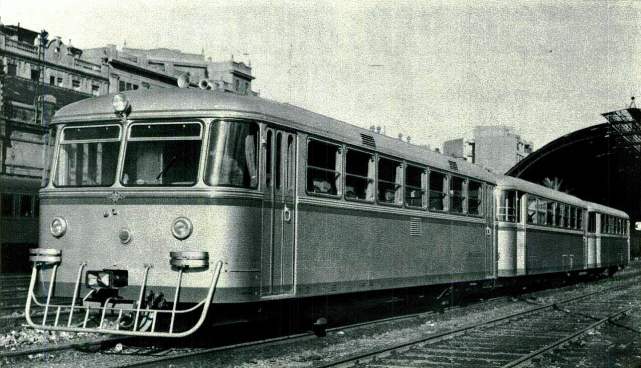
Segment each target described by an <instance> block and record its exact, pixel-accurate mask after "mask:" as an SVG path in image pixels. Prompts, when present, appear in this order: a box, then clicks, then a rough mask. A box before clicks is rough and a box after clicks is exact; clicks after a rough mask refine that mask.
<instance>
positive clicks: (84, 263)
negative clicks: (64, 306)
mask: <svg viewBox="0 0 641 368" xmlns="http://www.w3.org/2000/svg"><path fill="white" fill-rule="evenodd" d="M86 265H87V263H86V262H82V263H81V264H80V267H78V276H77V277H76V286H75V287H74V289H73V298H72V299H71V310H70V311H69V321H67V327H71V320H72V319H73V309H74V307H75V306H76V299H77V298H78V291H79V290H80V279H81V278H82V270H83V269H84V268H85V266H86Z"/></svg>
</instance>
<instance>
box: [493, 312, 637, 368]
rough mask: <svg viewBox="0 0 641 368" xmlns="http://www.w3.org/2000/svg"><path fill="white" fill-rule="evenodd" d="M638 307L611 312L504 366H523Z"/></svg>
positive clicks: (504, 367)
mask: <svg viewBox="0 0 641 368" xmlns="http://www.w3.org/2000/svg"><path fill="white" fill-rule="evenodd" d="M636 308H637V307H631V308H627V309H625V310H622V311H619V312H616V313H613V314H611V315H609V316H607V317H604V318H601V319H599V320H598V321H596V322H594V323H592V324H590V325H589V326H587V327H585V328H582V329H580V330H578V331H576V332H574V333H573V334H571V335H570V336H566V337H564V338H561V339H559V340H557V341H555V342H553V343H551V344H548V345H546V346H544V347H542V348H540V349H538V350H535V351H533V352H531V353H530V354H527V355H525V356H523V357H521V358H519V359H516V360H514V361H512V362H510V363H508V364H505V365H503V366H502V368H513V367H521V366H522V365H523V364H524V363H527V362H528V361H530V360H532V359H533V358H535V357H537V356H539V355H541V354H544V353H546V352H548V351H552V350H554V348H556V347H558V346H559V345H562V344H564V343H566V342H568V341H570V340H574V339H576V338H578V337H581V336H583V335H585V334H586V333H587V332H588V331H590V330H593V329H595V328H596V327H598V326H600V325H602V324H604V323H608V322H610V320H611V319H615V318H617V317H620V316H622V315H624V314H627V313H629V312H630V311H632V310H633V309H636Z"/></svg>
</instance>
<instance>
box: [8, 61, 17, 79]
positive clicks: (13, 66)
mask: <svg viewBox="0 0 641 368" xmlns="http://www.w3.org/2000/svg"><path fill="white" fill-rule="evenodd" d="M17 74H18V68H17V66H16V64H8V65H7V75H12V76H16V75H17Z"/></svg>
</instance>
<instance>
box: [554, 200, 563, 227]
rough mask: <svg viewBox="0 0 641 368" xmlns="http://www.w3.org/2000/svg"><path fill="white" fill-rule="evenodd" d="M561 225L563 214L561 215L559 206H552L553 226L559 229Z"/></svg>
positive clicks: (556, 204)
mask: <svg viewBox="0 0 641 368" xmlns="http://www.w3.org/2000/svg"><path fill="white" fill-rule="evenodd" d="M562 223H563V214H562V213H561V204H560V203H555V204H554V226H556V227H561V226H563V225H562Z"/></svg>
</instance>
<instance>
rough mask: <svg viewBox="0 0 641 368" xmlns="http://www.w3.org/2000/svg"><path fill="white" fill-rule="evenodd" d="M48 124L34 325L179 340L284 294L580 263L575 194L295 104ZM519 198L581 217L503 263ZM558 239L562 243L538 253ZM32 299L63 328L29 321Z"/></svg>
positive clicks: (200, 101)
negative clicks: (550, 203) (52, 141)
mask: <svg viewBox="0 0 641 368" xmlns="http://www.w3.org/2000/svg"><path fill="white" fill-rule="evenodd" d="M53 124H54V126H56V127H57V130H56V131H57V137H56V145H55V153H54V155H53V157H52V164H51V172H52V175H51V177H52V179H51V180H50V182H49V184H48V185H47V187H45V188H44V189H42V190H41V192H40V197H41V203H40V208H41V210H40V212H41V219H42V221H41V223H40V248H37V249H34V250H33V251H32V256H31V260H32V261H33V263H34V267H33V273H32V279H31V285H30V291H29V298H28V300H27V306H26V312H27V313H26V315H27V321H28V323H29V324H30V325H31V326H33V327H36V328H42V329H49V330H67V331H93V332H108V333H116V334H123V335H137V336H163V337H180V336H185V335H188V334H190V333H192V332H194V331H195V330H196V329H198V328H199V327H200V326H201V325H202V324H203V323H204V320H205V318H207V317H209V318H211V319H212V320H213V323H214V324H216V323H225V321H226V319H227V318H228V317H229V316H231V317H232V318H233V315H234V313H238V314H240V313H241V311H242V310H245V309H246V308H247V307H249V309H252V308H253V309H256V308H262V306H264V305H268V304H270V303H274V302H278V301H299V300H310V298H314V297H319V296H327V295H339V294H341V295H344V294H358V293H364V292H370V291H376V290H389V289H396V288H411V287H419V286H428V285H443V284H448V283H465V282H469V283H478V282H481V283H484V282H487V283H491V282H493V281H494V280H496V279H497V277H500V276H514V275H518V274H519V272H530V273H541V272H551V271H554V270H560V269H562V270H565V269H575V268H577V267H579V266H583V265H584V263H582V262H583V261H579V260H578V259H579V258H581V257H582V256H583V255H582V254H583V253H579V250H577V249H578V248H577V245H576V244H575V243H579V242H580V240H581V239H582V235H580V233H581V230H580V229H582V228H583V227H582V226H583V225H582V224H583V223H584V221H583V220H577V218H578V216H580V217H581V219H583V217H584V213H585V209H586V208H587V207H586V205H585V203H584V202H582V201H580V200H579V199H576V198H574V197H571V196H567V195H563V194H560V193H557V192H554V191H551V190H544V189H542V188H541V187H540V186H537V185H534V184H527V183H525V182H522V181H518V180H513V181H510V180H509V179H506V178H504V177H502V176H499V175H495V174H492V173H490V172H489V171H487V170H485V169H483V168H481V167H478V166H476V165H472V164H470V163H467V162H466V161H462V160H457V159H453V158H449V157H447V156H443V155H441V154H438V153H435V152H432V151H430V150H429V149H425V148H423V147H419V146H416V145H412V144H409V143H407V142H403V141H400V140H397V139H393V138H390V137H387V136H384V135H381V134H376V133H374V132H372V131H368V130H365V129H360V128H358V127H355V126H352V125H350V124H347V123H344V122H341V121H337V120H334V119H331V118H328V117H326V116H323V115H319V114H315V113H312V112H310V111H307V110H304V109H300V108H297V107H295V106H292V105H288V104H281V103H276V102H272V101H268V100H265V99H261V98H258V97H246V96H237V95H231V94H225V93H222V92H217V91H203V90H197V89H170V90H153V91H135V92H133V91H132V92H127V93H125V94H118V95H115V96H108V97H98V98H94V99H90V100H85V101H80V102H77V103H74V104H72V105H69V106H67V107H64V108H63V109H61V110H60V111H58V112H57V114H56V116H55V117H54V120H53ZM497 184H499V185H501V188H502V189H500V190H499V191H495V187H496V186H497ZM512 192H515V193H516V194H515V195H517V194H519V195H520V194H523V195H525V197H523V198H525V203H528V200H529V199H528V198H529V196H533V197H532V198H535V197H534V196H540V197H541V198H547V199H550V200H554V199H558V201H559V203H562V204H563V205H564V206H565V205H567V206H568V207H567V208H569V210H568V212H567V214H566V215H565V216H567V217H568V218H567V219H566V220H563V219H564V217H563V215H560V221H566V222H567V223H572V224H574V225H572V226H574V227H573V228H569V227H568V228H564V229H556V230H554V231H551V230H549V229H548V228H545V229H539V228H538V227H535V226H530V225H529V224H526V225H525V226H524V228H526V230H527V232H528V235H527V236H526V238H525V240H526V241H527V243H522V245H526V246H527V247H529V249H530V250H529V251H528V252H530V253H531V254H532V257H530V258H528V259H529V260H528V261H525V263H523V262H522V261H517V263H518V262H521V263H523V266H522V267H521V266H518V265H517V266H509V267H507V266H504V264H513V263H514V261H509V262H508V261H506V259H508V258H501V255H502V253H501V252H503V253H505V257H508V255H507V254H508V253H510V254H513V253H514V252H513V251H512V250H508V249H507V248H509V247H510V246H511V245H505V247H503V246H501V247H503V248H505V249H503V248H499V252H497V244H503V243H505V244H507V243H509V242H505V241H503V240H502V239H503V238H505V237H506V236H508V232H509V231H511V230H507V231H506V229H507V228H510V229H511V228H512V227H510V226H507V225H506V223H508V222H510V221H497V219H496V216H499V218H501V216H503V215H504V213H508V212H510V213H512V215H511V216H513V217H514V216H517V215H516V213H517V212H519V211H520V212H519V213H521V212H523V213H522V214H521V215H522V218H525V217H526V216H527V208H526V207H522V208H519V209H517V208H516V207H513V208H512V207H511V209H503V208H502V207H501V206H499V207H496V208H498V209H499V212H498V213H497V212H496V210H495V196H497V195H498V197H496V198H503V197H502V196H503V194H506V196H505V198H511V196H512V194H507V193H512ZM495 193H499V194H495ZM514 198H516V197H514ZM537 198H538V197H537ZM496 201H497V203H502V200H498V199H497V200H496ZM508 201H509V199H508ZM562 208H563V207H562ZM579 209H580V212H577V211H578V210H579ZM562 213H563V214H565V212H562ZM577 213H579V214H578V215H577ZM507 218H510V217H509V216H508V217H506V219H507ZM577 221H578V222H579V223H580V224H581V225H580V226H578V227H577ZM566 222H564V223H566ZM513 230H514V231H515V232H518V231H517V229H516V228H514V229H513ZM561 230H563V231H561ZM549 234H553V235H549ZM517 237H518V236H517V235H515V238H517ZM557 237H562V238H563V239H567V246H565V248H563V249H559V248H554V247H550V246H548V245H547V244H545V243H546V242H547V241H553V242H556V240H557ZM577 239H578V241H577ZM564 241H566V240H564ZM515 244H518V242H517V243H515ZM515 247H516V245H515ZM566 248H567V251H566ZM582 249H583V248H581V250H582ZM555 252H556V253H557V254H556V255H555V254H554V253H555ZM559 252H561V253H559ZM572 252H575V253H572ZM569 255H571V257H570V256H569ZM497 256H498V259H499V260H498V261H497ZM512 257H513V258H515V259H519V258H518V257H519V253H518V251H517V252H516V256H514V255H512ZM575 259H577V260H576V261H575ZM501 262H503V263H501ZM510 262H511V263H510ZM497 265H499V266H497ZM506 267H507V268H510V267H512V268H513V270H508V269H507V268H506ZM519 267H521V268H519ZM504 271H505V272H507V273H505V272H504ZM33 305H39V306H41V307H43V308H45V311H51V312H53V313H54V314H55V317H47V315H46V313H45V316H44V317H42V320H35V321H34V320H33V319H32V317H31V315H30V311H31V308H32V306H33ZM110 316H111V318H110ZM183 320H184V321H190V323H184V324H179V323H178V322H179V321H183Z"/></svg>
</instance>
